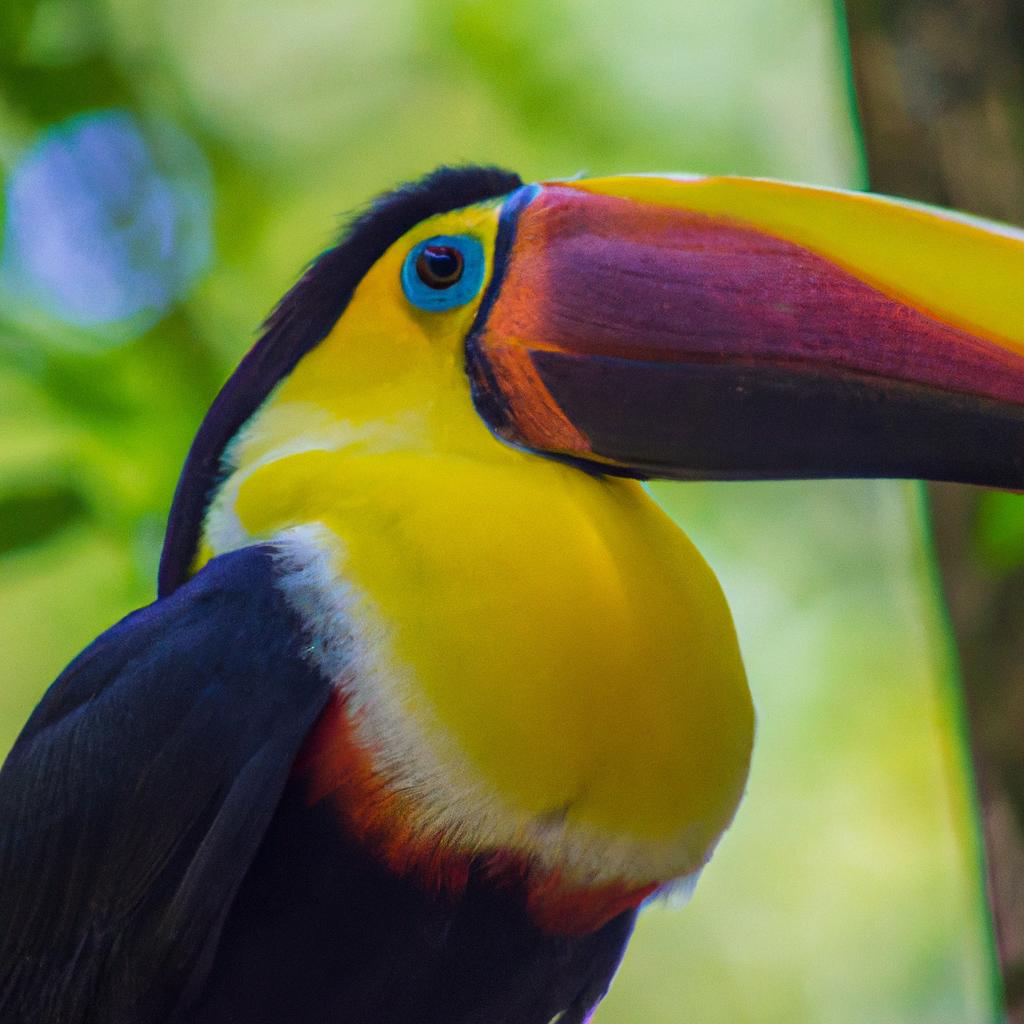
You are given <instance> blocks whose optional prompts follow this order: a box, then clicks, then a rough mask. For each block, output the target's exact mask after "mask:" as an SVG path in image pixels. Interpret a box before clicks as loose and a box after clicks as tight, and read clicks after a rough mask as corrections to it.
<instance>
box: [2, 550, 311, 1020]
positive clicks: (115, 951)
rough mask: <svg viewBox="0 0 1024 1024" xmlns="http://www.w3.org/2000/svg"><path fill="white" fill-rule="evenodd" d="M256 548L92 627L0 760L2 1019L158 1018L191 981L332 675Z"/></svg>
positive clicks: (203, 966) (188, 990)
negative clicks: (86, 643) (312, 653)
mask: <svg viewBox="0 0 1024 1024" xmlns="http://www.w3.org/2000/svg"><path fill="white" fill-rule="evenodd" d="M303 647H304V638H303V631H302V625H301V623H300V622H299V620H298V619H297V617H296V615H295V614H294V612H293V611H292V610H291V609H290V608H289V607H288V605H287V603H286V602H285V600H284V597H283V595H282V594H281V592H280V591H279V589H278V588H277V587H276V586H275V584H274V561H273V552H272V551H271V550H270V549H269V548H267V547H256V548H248V549H245V550H243V551H238V552H234V553H232V554H228V555H224V556H221V557H220V558H217V559H215V560H214V561H212V562H211V563H210V564H209V565H208V566H207V567H206V568H204V569H203V570H202V572H200V573H199V574H198V575H197V576H196V577H195V579H193V580H191V581H190V582H189V583H186V584H185V585H183V586H182V587H181V588H180V589H178V590H177V591H176V592H175V593H174V594H173V595H171V596H169V597H167V598H164V599H163V600H160V601H157V602H156V603H155V604H152V605H150V606H149V607H147V608H144V609H142V610H140V611H138V612H135V613H134V614H132V615H130V616H128V617H127V618H126V619H124V620H123V621H122V622H120V623H119V624H118V625H116V626H114V627H113V628H112V629H110V630H109V631H108V632H107V633H105V634H104V635H103V636H101V637H100V638H99V639H98V640H97V641H96V642H95V643H94V644H92V645H91V646H90V647H89V648H88V649H87V650H86V651H84V652H83V653H82V654H81V655H80V656H79V657H78V658H76V659H75V661H74V662H72V663H71V665H70V666H69V667H68V668H67V669H66V670H65V671H64V673H63V674H62V675H61V676H60V678H58V680H57V681H56V682H55V683H54V684H53V686H52V687H51V688H50V690H49V691H48V692H47V694H46V696H45V697H44V698H43V700H42V702H41V703H40V705H39V707H38V708H37V709H36V711H35V713H34V714H33V715H32V717H31V718H30V720H29V722H28V724H27V725H26V727H25V729H24V731H23V732H22V734H21V736H20V737H19V739H18V741H17V743H16V744H15V746H14V748H13V749H12V751H11V753H10V755H9V756H8V758H7V761H6V763H5V764H4V767H3V769H2V771H0V1020H2V1021H4V1022H5V1024H22V1022H25V1024H27V1022H29V1021H32V1022H33V1024H37V1022H40V1021H46V1022H48V1024H58V1022H60V1024H86V1022H96V1021H102V1022H104V1024H115V1022H118V1024H119V1022H122V1021H123V1022H125V1024H127V1022H129V1021H131V1022H132V1024H140V1022H148V1021H153V1022H158V1021H163V1020H165V1019H166V1018H168V1017H169V1016H170V1015H171V1014H172V1013H173V1012H174V1010H175V1008H176V1007H178V1006H179V1005H180V1004H181V1003H182V1002H183V1001H184V1000H187V999H189V998H190V997H191V995H192V994H193V993H195V992H196V991H197V990H198V988H199V987H200V986H201V984H202V982H203V980H204V978H205V976H206V973H207V971H208V970H209V966H210V963H211V961H212V958H213V954H214V952H215V949H216V943H217V940H218V937H219V935H220V931H221V927H222V925H223V922H224V918H225V916H226V915H227V913H228V911H229V909H230V907H231V903H232V901H233V899H234V895H235V893H236V892H237V890H238V886H239V885H240V883H241V881H242V878H243V876H244V875H245V873H246V872H247V871H248V869H249V865H250V864H251V862H252V859H253V857H254V855H255V853H256V849H257V847H258V846H259V844H260V843H261V841H262V840H263V836H264V834H265V832H266V830H267V827H268V825H269V822H270V819H271V817H272V816H273V814H274V811H275V809H276V807H277V804H278V801H279V799H280V795H281V792H282V790H283V788H284V785H285V783H286V781H287V778H288V775H289V772H290V770H291V766H292V763H293V761H294V759H295V756H296V754H297V752H298V749H299V747H300V745H301V743H302V741H303V739H304V738H305V736H306V734H307V733H308V731H309V729H310V727H311V726H312V724H313V722H314V720H315V719H316V717H317V715H318V714H319V712H320V711H321V709H322V708H323V706H324V704H325V703H326V701H327V698H328V696H329V692H330V687H329V683H328V682H327V680H325V679H324V678H323V677H322V676H321V675H320V673H319V672H317V671H316V670H315V669H314V668H313V666H311V665H310V664H309V663H308V662H307V661H306V660H305V659H304V657H303Z"/></svg>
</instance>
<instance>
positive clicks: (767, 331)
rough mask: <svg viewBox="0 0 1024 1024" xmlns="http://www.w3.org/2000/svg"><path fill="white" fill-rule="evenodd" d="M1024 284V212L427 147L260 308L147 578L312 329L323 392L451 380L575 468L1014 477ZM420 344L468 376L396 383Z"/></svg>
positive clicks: (514, 432) (179, 559)
mask: <svg viewBox="0 0 1024 1024" xmlns="http://www.w3.org/2000/svg"><path fill="white" fill-rule="evenodd" d="M1022 289H1024V234H1022V233H1021V232H1019V231H1016V230H1014V229H1010V228H1004V227H1000V226H996V225H993V224H991V223H986V222H981V221H975V220H972V219H970V218H967V217H963V216H957V215H952V214H949V213H946V212H944V211H940V210H936V209H932V208H928V207H924V206H920V205H917V204H912V203H908V202H901V201H898V200H892V199H887V198H883V197H879V196H872V195H868V194H863V193H851V192H843V191H838V190H831V189H823V188H813V187H808V186H801V185H791V184H785V183H782V182H775V181H767V180H758V179H744V178H726V177H718V178H714V177H689V176H665V177H661V176H623V177H615V178H603V179H591V180H578V181H557V182H550V183H546V184H542V185H523V184H522V183H521V181H520V179H519V178H518V177H517V176H516V175H514V174H511V173H508V172H504V171H500V170H497V169H493V168H474V167H467V168H458V169H442V170H439V171H437V172H435V173H434V174H431V175H429V176H428V177H427V178H425V179H423V180H421V181H419V182H417V183H415V184H412V185H408V186H405V187H404V188H401V189H398V190H397V191H395V192H393V193H390V194H387V195H385V196H383V197H382V198H381V199H379V200H378V201H377V202H376V203H375V204H374V205H373V206H371V207H370V209H369V210H368V212H366V213H365V214H363V216H361V217H360V218H359V219H358V220H356V221H355V223H354V224H353V225H352V227H351V228H350V229H349V230H348V232H347V233H346V235H345V237H344V238H343V239H342V241H341V242H340V244H338V245H337V246H335V247H334V248H332V249H329V250H327V251H326V252H325V253H324V254H323V255H321V256H320V257H319V258H318V259H317V260H316V261H315V262H314V263H313V264H312V265H311V266H310V268H309V269H308V270H307V271H306V274H305V275H304V276H303V278H302V280H301V281H300V282H299V283H298V284H297V285H296V286H295V287H294V288H293V289H292V291H291V292H289V293H288V295H287V296H286V297H285V299H284V300H283V301H282V302H281V303H280V305H279V306H278V307H277V309H276V310H275V312H274V314H273V316H271V318H270V320H269V321H268V323H267V330H266V333H265V334H264V336H263V338H262V339H261V340H260V342H259V343H258V344H257V345H256V346H255V347H254V349H253V350H252V351H251V352H250V353H249V355H248V356H247V357H246V358H245V359H244V360H243V362H242V364H241V365H240V367H239V368H238V370H237V371H236V373H235V374H234V376H233V377H232V378H231V379H230V380H229V382H228V384H227V385H226V386H225V388H224V390H223V392H222V393H221V395H220V396H219V397H218V399H217V401H216V402H215V403H214V406H213V408H212V409H211V411H210V413H209V415H208V417H207V419H206V421H205V422H204V423H203V426H202V429H201V430H200V432H199V435H198V436H197V438H196V441H195V444H194V446H193V449H192V451H191V453H190V455H189V459H188V463H187V464H186V467H185V470H184V473H183V474H182V479H181V483H180V486H179V488H178V492H177V494H176V496H175V501H174V507H173V511H172V514H171V517H170V523H169V530H168V536H167V543H166V547H165V550H164V554H163V559H162V563H161V569H160V590H161V593H167V592H169V591H170V590H173V589H174V588H175V587H176V586H177V585H178V584H180V583H181V582H182V581H183V580H184V579H185V578H187V576H188V574H189V571H190V567H191V566H192V564H193V562H194V560H195V558H196V554H197V551H198V546H199V541H200V532H201V528H202V517H203V512H204V510H205V508H206V506H207V504H208V502H209V500H210V498H211V496H212V494H213V493H214V492H215V490H216V488H217V484H218V482H219V480H220V479H221V478H222V477H223V476H224V474H225V472H226V469H227V466H226V465H225V452H226V450H227V449H228V446H229V443H230V442H231V440H232V439H233V438H234V437H235V435H236V434H237V433H238V431H239V429H240V428H241V427H242V426H243V425H244V424H245V422H246V421H247V420H248V419H249V418H250V417H251V416H252V414H253V413H254V412H255V411H256V410H257V409H258V408H259V407H260V406H261V405H262V404H263V402H264V401H265V399H266V398H267V396H268V395H270V394H271V392H273V391H274V389H275V388H286V387H287V382H288V376H289V374H290V373H291V371H292V370H293V369H294V368H295V366H296V365H297V364H298V362H299V361H300V360H302V359H303V358H304V357H306V356H308V355H311V354H313V353H315V350H316V349H317V347H318V346H320V344H321V343H322V342H323V341H324V340H325V339H326V338H328V336H330V337H331V338H332V339H336V340H337V342H338V345H337V346H336V347H337V348H338V349H339V350H340V349H342V346H344V349H343V351H339V352H338V353H337V355H338V356H339V358H338V359H333V358H332V360H331V361H330V365H329V366H324V367H321V368H320V369H321V370H324V371H325V376H324V378H323V380H322V384H323V387H324V389H325V390H332V389H335V388H337V389H338V394H339V398H338V401H339V402H340V401H341V400H342V399H341V397H340V395H342V394H344V395H345V396H346V398H352V399H353V400H354V401H355V402H356V404H357V405H367V406H370V407H372V409H373V414H374V415H375V416H377V417H379V416H380V415H381V413H382V411H383V410H382V408H381V407H380V406H379V405H377V403H378V402H384V401H386V402H388V403H390V406H391V408H390V409H389V410H388V412H389V413H393V414H395V415H401V414H403V413H411V412H413V411H414V406H419V407H420V409H424V410H425V409H427V408H430V407H433V406H437V405H439V404H441V403H442V402H444V401H446V400H449V401H452V402H459V401H461V403H462V405H463V407H464V409H469V408H470V407H472V408H473V410H474V411H475V415H476V416H477V417H479V420H480V421H481V423H482V424H483V425H484V426H485V427H486V429H487V430H488V431H489V432H490V433H491V434H492V435H493V437H494V438H495V442H496V443H498V442H504V443H508V444H512V445H516V446H519V447H522V448H524V449H528V450H531V451H535V452H537V453H538V454H541V455H544V456H549V457H555V458H561V459H565V460H570V461H572V462H574V463H575V464H577V465H579V466H580V467H581V468H582V469H584V470H586V471H589V472H602V473H610V474H621V475H627V476H635V477H650V478H657V477H661V478H673V479H750V478H776V479H778V478H790V477H798V478H807V477H910V478H927V479H936V480H953V481H961V482H967V483H978V484H984V485H990V486H995V487H1006V488H1019V487H1021V486H1024V302H1022V301H1021V295H1022V294H1024V292H1022ZM333 355H334V353H332V356H333ZM428 363H430V364H433V365H434V366H435V367H443V368H444V369H446V370H447V369H452V368H454V369H457V370H458V372H459V374H460V379H459V381H458V391H459V392H461V394H457V393H452V394H442V393H439V392H437V391H431V390H430V388H431V386H434V385H436V384H437V381H436V380H431V379H430V378H428V377H424V378H422V384H421V386H420V387H419V388H418V389H416V388H410V389H408V390H406V389H403V387H402V383H403V381H404V380H405V379H406V378H408V377H410V376H414V375H416V374H419V373H421V372H422V371H423V370H424V369H425V367H426V365H427V364H428ZM449 383H450V382H449ZM416 390H419V392H420V393H419V394H415V393H414V392H415V391H416ZM350 392H351V393H352V394H349V393H350ZM356 411H357V410H356V409H355V408H353V407H351V406H350V407H349V409H348V410H347V412H348V414H349V415H350V416H354V415H355V413H356ZM451 440H452V442H453V443H456V444H458V443H460V442H461V440H462V439H461V438H457V437H452V438H451ZM227 462H228V463H230V455H228V457H227Z"/></svg>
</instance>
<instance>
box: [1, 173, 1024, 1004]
mask: <svg viewBox="0 0 1024 1024" xmlns="http://www.w3.org/2000/svg"><path fill="white" fill-rule="evenodd" d="M1022 299H1024V233H1022V232H1019V231H1016V230H1014V229H1012V228H1008V227H1002V226H998V225H995V224H991V223H987V222H982V221H979V220H974V219H971V218H969V217H966V216H963V215H959V214H951V213H946V212H944V211H940V210H936V209H932V208H928V207H924V206H920V205H916V204H913V203H909V202H905V201H898V200H893V199H887V198H883V197H879V196H873V195H869V194H861V193H854V192H846V191H840V190H834V189H827V188H817V187H807V186H800V185H792V184H785V183H781V182H777V181H770V180H757V179H743V178H733V177H698V176H684V175H679V176H672V175H659V176H643V175H639V176H620V177H608V178H591V179H578V180H559V181H548V182H545V183H542V184H523V183H522V181H521V180H520V179H519V178H518V177H517V176H516V175H514V174H511V173H508V172H506V171H503V170H499V169H495V168H489V167H454V168H442V169H440V170H437V171H435V172H434V173H432V174H430V175H428V176H426V177H425V178H422V179H421V180H419V181H416V182H414V183H412V184H408V185H405V186H402V187H400V188H398V189H396V190H394V191H392V192H390V193H389V194H386V195H384V196H383V197H381V198H379V199H378V200H377V201H375V202H373V203H372V204H371V205H370V206H369V207H368V208H367V209H366V210H365V212H363V213H362V214H360V215H359V216H357V217H356V218H355V219H354V220H353V221H352V222H351V223H350V224H349V226H348V228H347V230H346V231H345V232H344V234H343V236H342V237H341V239H340V241H339V242H338V243H337V244H336V245H335V246H334V247H332V248H330V249H328V250H327V251H326V252H324V253H323V254H322V255H321V256H319V257H318V258H317V259H316V260H314V261H313V262H312V263H311V265H310V266H309V267H308V268H307V269H306V271H305V273H304V274H303V275H302V276H301V278H300V280H299V281H298V283H297V284H296V285H295V286H294V287H293V288H292V290H291V291H290V292H288V294H287V295H286V296H285V297H284V299H283V300H282V301H281V302H280V303H279V305H278V306H277V307H276V309H275V310H274V312H273V313H272V314H271V315H270V317H269V319H268V321H267V323H266V325H265V330H264V332H263V334H262V336H261V337H260V339H259V341H258V342H257V343H256V344H255V346H254V347H253V348H252V349H251V351H250V352H249V353H248V354H247V355H246V356H245V357H244V359H243V360H242V361H241V363H240V365H239V366H238V368H237V369H236V370H235V372H234V374H233V375H232V376H231V377H230V378H229V380H228V381H227V383H226V384H225V385H224V388H223V390H222V391H221V392H220V394H219V395H218V397H217V398H216V400H215V401H214V402H213V405H212V407H211V409H210V411H209V413H208V415H207V416H206V418H205V419H204V421H203V423H202V425H201V427H200V428H199V432H198V434H197V436H196V438H195V441H194V443H193V445H192V448H191V451H190V452H189V454H188V457H187V460H186V462H185V466H184V470H183V472H182V475H181V478H180V482H179V485H178V488H177V491H176V494H175V496H174V499H173V504H172V507H171V512H170V517H169V523H168V528H167V533H166V541H165V546H164V549H163V555H162V560H161V565H160V571H159V596H158V598H157V599H156V600H155V601H154V603H152V604H150V605H149V606H148V607H145V608H143V609H141V610H139V611H136V612H134V613H133V614H131V615H129V616H128V617H127V618H125V619H124V620H123V621H121V622H120V623H118V624H117V625H115V626H113V627H112V628H111V629H110V630H109V631H107V632H106V633H104V634H103V635H102V636H100V637H99V639H97V640H96V641H95V642H94V643H93V644H92V645H91V646H90V647H88V648H87V649H86V650H85V651H84V652H83V653H82V654H80V655H79V656H78V657H77V658H76V659H75V660H74V661H73V662H72V663H71V664H70V665H69V667H68V668H67V669H66V670H65V671H64V672H63V674H62V675H61V676H60V677H59V678H58V679H57V680H56V682H55V683H54V684H53V685H52V686H51V687H50V689H49V690H48V691H47V693H46V695H45V696H44V697H43V699H42V701H41V702H40V704H39V706H38V707H37V708H36V710H35V711H34V713H33V714H32V716H31V717H30V719H29V720H28V723H27V724H26V725H25V727H24V730H23V732H22V733H21V735H20V737H19V738H18V740H17V742H16V743H15V745H14V747H13V749H12V750H11V752H10V754H9V756H8V757H7V759H6V763H5V764H4V767H3V770H2V773H0V1020H2V1021H3V1022H4V1024H29V1022H31V1024H40V1022H46V1024H129V1022H130V1024H186V1022H187V1024H226V1022H239V1024H241V1022H245V1024H264V1022H266V1024H270V1022H274V1024H399V1022H401V1024H410V1022H417V1024H554V1022H561V1024H581V1022H583V1021H586V1020H589V1019H590V1015H591V1014H592V1013H593V1010H594V1007H595V1006H596V1005H597V1003H598V1002H599V1000H600V999H601V997H602V996H603V994H604V993H605V991H606V989H607V987H608V985H609V982H610V980H611V978H612V976H613V974H614V973H615V970H616V967H617V965H618V963H619V961H620V958H621V957H622V955H623V951H624V949H625V947H626V944H627V942H628V940H629V937H630V932H631V930H632V928H633V924H634V921H635V918H636V915H637V913H638V910H639V909H640V908H641V907H642V906H643V905H644V904H645V903H646V902H647V901H649V900H652V899H656V898H658V897H660V896H662V895H664V894H666V893H671V892H673V891H675V892H685V891H687V890H688V889H690V888H692V886H693V884H694V882H695V880H696V878H697V876H698V875H699V874H700V872H701V871H702V869H703V868H704V867H705V865H706V864H707V862H708V860H709V858H710V857H711V855H712V852H713V850H714V849H715V846H716V844H717V843H718V842H719V840H720V838H721V837H722V835H723V833H724V832H725V831H726V829H727V827H728V825H729V823H730V822H731V820H732V819H733V816H734V814H735V813H736V810H737V807H738V805H739V803H740V801H741V797H742V795H743V791H744V787H745V784H746V780H747V774H748V768H749V763H750V755H751V748H752V743H753V739H754V724H755V719H754V711H753V706H752V701H751V697H750V693H749V690H748V686H747V680H746V677H745V674H744V669H743V663H742V659H741V656H740V648H739V644H738V642H737V638H736V633H735V629H734V626H733V622H732V618H731V616H730V612H729V608H728V606H727V603H726V601H725V598H724V597H723V593H722V590H721V588H720V586H719V584H718V582H717V581H716V578H715V576H714V574H713V573H712V571H711V569H710V568H709V566H708V565H707V564H706V562H705V561H704V560H703V558H702V557H701V555H700V554H699V552H698V551H697V549H696V548H695V547H694V545H693V544H692V543H691V542H690V541H689V540H688V538H687V537H686V536H685V534H684V533H683V532H682V531H681V529H680V528H679V527H678V526H677V525H676V524H675V523H674V522H673V521H672V520H670V519H669V518H668V516H667V515H666V514H665V513H664V512H663V511H661V509H660V508H659V507H658V506H657V505H656V504H655V502H654V501H653V500H652V498H651V497H650V496H649V495H648V493H647V491H646V490H645V489H644V486H643V484H642V481H643V480H645V479H648V478H668V479H676V480H694V479H717V480H733V479H740V478H743V479H759V478H794V477H804V478H809V477H920V478H929V479H935V480H953V481H961V482H966V483H973V484H981V485H987V486H993V487H1001V488H1010V489H1019V488H1021V487H1024V301H1022ZM794 528H795V529H799V525H798V524H794Z"/></svg>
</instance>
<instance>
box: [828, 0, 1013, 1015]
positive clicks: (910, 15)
mask: <svg viewBox="0 0 1024 1024" xmlns="http://www.w3.org/2000/svg"><path fill="white" fill-rule="evenodd" d="M846 7H847V19H848V23H849V28H850V41H851V49H852V54H853V68H854V81H855V84H856V89H857V97H858V103H859V105H860V112H861V119H862V125H863V131H864V141H865V146H866V150H867V158H868V171H869V178H870V182H871V187H872V189H874V190H876V191H879V192H888V193H891V194H894V195H899V196H908V197H911V198H914V199H921V200H924V201H926V202H932V203H939V204H942V205H947V206H954V207H957V208H959V209H963V210H968V211H970V212H972V213H978V214H982V215H985V216H989V217H995V218H998V219H1000V220H1005V221H1010V222H1013V223H1016V224H1021V223H1024V0H847V3H846ZM1021 302H1024V281H1022V282H1021ZM979 498H980V494H979V493H978V492H977V491H975V490H973V489H970V488H960V487H952V486H940V485H933V486H932V487H931V499H932V507H933V512H934V524H935V526H934V529H935V544H936V549H937V553H938V558H939V564H940V568H941V571H942V577H943V580H944V584H945V589H946V596H947V600H948V605H949V610H950V615H951V618H952V622H953V628H954V631H955V633H956V637H957V641H958V645H959V650H960V660H961V670H962V675H963V681H964V690H965V694H966V704H967V710H968V717H969V719H970V731H971V737H972V744H973V752H974V760H975V766H976V770H977V774H978V781H979V787H980V791H981V800H982V807H983V812H984V819H985V821H984V827H985V839H986V846H987V851H988V885H989V894H990V898H991V901H992V905H993V908H994V912H995V919H996V934H997V941H998V946H999V955H1000V959H1001V961H1002V965H1003V971H1004V977H1005V979H1006V996H1007V1004H1008V1009H1009V1013H1010V1018H1011V1020H1013V1021H1014V1022H1018V1024H1024V566H1020V565H1018V566H1016V567H1015V568H1010V569H1002V570H999V571H997V570H995V569H992V568H986V567H985V565H984V564H982V562H981V561H980V560H979V559H978V558H977V557H976V554H975V551H974V550H973V548H972V544H971V537H972V536H973V535H974V533H975V527H976V516H977V508H978V502H979ZM1020 514H1021V516H1024V499H1022V500H1021V512H1020Z"/></svg>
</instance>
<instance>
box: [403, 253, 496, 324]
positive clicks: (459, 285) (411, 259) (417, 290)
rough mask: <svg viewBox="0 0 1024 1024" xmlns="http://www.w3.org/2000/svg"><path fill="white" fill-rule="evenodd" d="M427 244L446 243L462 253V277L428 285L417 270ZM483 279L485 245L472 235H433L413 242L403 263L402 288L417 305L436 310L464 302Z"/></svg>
mask: <svg viewBox="0 0 1024 1024" xmlns="http://www.w3.org/2000/svg"><path fill="white" fill-rule="evenodd" d="M428 245H445V246H450V247H451V248H453V249H458V250H459V252H461V253H462V277H460V278H459V279H458V281H456V282H455V284H453V285H452V286H451V287H450V288H431V287H430V285H428V284H424V283H423V282H422V281H421V280H420V277H419V274H417V273H416V260H417V259H418V258H419V255H420V253H421V252H423V250H424V249H425V248H426V247H427V246H428ZM483 283H484V247H483V246H482V245H481V244H480V242H479V241H477V239H475V238H473V237H472V236H471V235H435V236H434V237H433V238H427V239H424V240H423V241H422V242H420V243H419V244H418V245H416V246H414V247H413V248H412V250H411V251H410V253H409V255H408V256H406V257H405V262H404V263H403V264H402V290H403V291H404V292H405V297H406V298H407V299H408V300H409V301H410V302H411V303H412V304H413V305H414V306H418V307H419V308H420V309H426V310H429V311H430V312H432V313H433V312H437V311H439V310H443V309H454V308H455V307H456V306H464V305H465V304H466V303H467V302H469V301H470V300H471V299H474V298H476V296H477V294H478V293H479V291H480V288H481V287H482V285H483Z"/></svg>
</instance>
